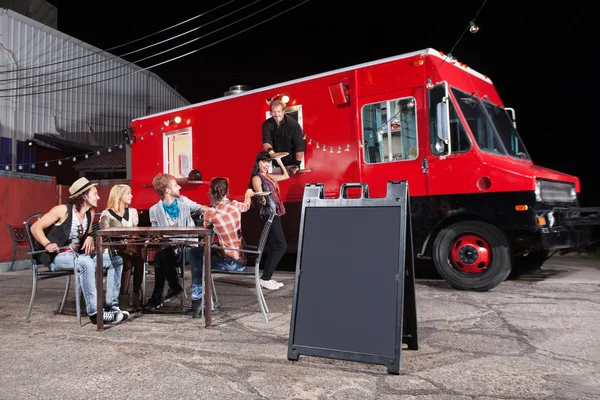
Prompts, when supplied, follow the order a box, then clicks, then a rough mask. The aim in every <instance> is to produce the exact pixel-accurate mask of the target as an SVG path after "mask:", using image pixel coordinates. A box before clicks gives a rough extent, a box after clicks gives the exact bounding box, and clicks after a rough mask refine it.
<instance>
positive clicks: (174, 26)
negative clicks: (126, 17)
mask: <svg viewBox="0 0 600 400" xmlns="http://www.w3.org/2000/svg"><path fill="white" fill-rule="evenodd" d="M234 1H237V0H230V1H228V2H227V3H225V4H221V5H220V6H217V7H214V8H212V9H210V10H208V11H207V12H205V13H202V14H198V15H196V16H194V17H192V18H188V19H186V20H185V21H182V22H179V23H177V24H174V25H171V26H169V27H167V28H164V29H161V30H160V31H158V32H154V33H151V34H149V35H146V36H143V37H141V38H138V39H134V40H131V41H129V42H127V43H123V44H120V45H117V46H114V47H110V48H108V49H105V50H100V51H97V52H94V53H91V54H86V55H82V56H78V57H74V58H70V59H67V60H61V61H55V62H52V63H48V64H38V65H33V66H31V67H25V68H17V69H15V70H11V71H0V73H14V72H21V71H28V70H30V69H36V68H45V67H50V66H52V65H58V64H63V63H66V62H71V61H76V60H81V59H83V58H87V57H92V56H95V55H99V54H102V53H108V52H110V51H113V50H116V49H120V48H121V47H125V46H128V45H130V44H133V43H137V42H140V41H142V40H145V39H148V38H150V37H153V36H156V35H158V34H161V33H163V32H166V31H168V30H171V29H174V28H177V27H178V26H181V25H183V24H186V23H188V22H190V21H193V20H195V19H198V18H200V17H202V16H204V15H206V14H209V13H211V12H213V11H216V10H218V9H219V8H221V7H225V6H226V5H228V4H231V3H233V2H234Z"/></svg>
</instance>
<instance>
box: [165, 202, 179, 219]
mask: <svg viewBox="0 0 600 400" xmlns="http://www.w3.org/2000/svg"><path fill="white" fill-rule="evenodd" d="M162 205H163V208H164V210H165V212H166V213H167V214H168V215H169V217H170V218H171V219H172V220H173V221H175V220H177V218H179V204H177V199H175V200H173V202H172V203H171V205H170V206H168V205H166V204H165V202H164V201H163V203H162Z"/></svg>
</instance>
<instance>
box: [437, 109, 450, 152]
mask: <svg viewBox="0 0 600 400" xmlns="http://www.w3.org/2000/svg"><path fill="white" fill-rule="evenodd" d="M435 108H436V124H435V125H436V127H437V137H438V139H440V140H441V141H443V142H444V143H448V138H449V137H450V124H449V123H448V110H447V108H448V106H447V105H446V103H443V102H441V103H438V104H437V105H436V106H435Z"/></svg>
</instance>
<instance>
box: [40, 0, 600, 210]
mask: <svg viewBox="0 0 600 400" xmlns="http://www.w3.org/2000/svg"><path fill="white" fill-rule="evenodd" d="M302 1H303V0H283V1H279V2H278V1H277V0H262V1H255V0H237V1H234V2H232V3H231V4H229V5H227V6H224V7H222V8H221V9H219V10H217V11H215V12H213V13H209V14H207V15H205V16H203V17H201V18H198V19H196V20H194V21H192V22H190V23H187V24H185V25H182V26H180V27H178V28H176V29H173V30H169V31H167V32H164V33H162V34H160V35H156V36H154V37H152V38H149V39H147V40H144V41H142V42H138V43H135V44H132V45H130V46H127V47H123V48H119V49H117V50H115V51H114V52H113V53H114V54H115V55H121V54H123V53H125V52H127V51H132V50H135V49H138V48H140V47H142V46H147V45H150V44H152V43H156V42H158V41H160V40H164V39H166V38H169V37H171V36H173V35H174V34H177V33H182V32H185V31H187V30H189V29H192V28H193V27H197V26H200V25H203V24H207V23H209V22H211V21H213V20H214V19H215V18H218V17H221V16H223V15H225V14H226V13H228V12H231V11H234V10H236V9H238V8H240V7H242V6H245V5H248V7H247V8H246V9H245V10H244V11H242V12H240V13H236V14H233V15H231V16H229V17H226V18H223V19H221V20H220V21H217V22H214V23H212V24H209V25H206V26H205V27H203V28H201V29H199V30H197V31H195V32H194V33H191V34H189V35H186V36H185V37H183V38H180V39H177V40H173V41H170V42H167V43H165V44H163V45H161V46H156V47H153V48H151V49H149V50H147V51H145V52H140V53H136V54H133V55H131V56H128V57H124V58H126V59H127V60H129V61H136V60H138V59H140V58H143V57H146V56H148V55H151V54H154V53H156V52H158V51H162V50H165V49H167V48H170V47H173V46H174V45H177V44H180V43H183V42H185V41H187V40H191V39H193V38H195V37H199V36H202V35H207V36H206V37H204V38H202V39H199V40H197V41H195V42H193V43H191V44H189V45H186V46H183V47H180V48H178V49H176V50H174V51H172V52H169V53H166V54H163V55H161V56H158V57H155V58H152V59H150V60H148V61H145V62H141V63H139V64H140V65H141V66H143V67H146V66H149V65H152V64H155V63H158V62H161V61H164V60H167V59H170V58H172V57H176V56H178V55H181V54H184V53H187V52H189V51H192V50H195V49H199V48H201V47H204V46H207V45H210V44H211V43H214V42H216V41H218V40H221V39H223V38H225V37H227V36H229V35H231V34H234V33H236V32H239V31H240V30H242V29H245V28H248V27H250V26H252V25H254V24H257V23H259V22H261V21H263V20H264V19H266V18H268V17H270V16H273V15H275V14H277V13H279V12H282V11H284V10H286V9H289V8H290V7H292V6H294V5H298V4H300V3H302ZM50 3H52V4H54V5H56V6H57V7H58V28H59V30H61V31H63V32H65V33H67V34H69V35H72V36H74V37H76V38H78V39H80V40H83V41H84V42H87V43H90V44H92V45H94V46H97V47H99V48H103V49H106V48H111V47H113V46H117V45H120V44H123V43H126V42H127V41H130V40H133V39H137V38H140V37H144V36H146V35H148V34H151V33H154V32H157V31H159V30H161V29H164V28H167V27H169V26H171V25H173V24H175V23H178V22H181V21H184V20H186V19H188V18H191V17H193V16H195V15H199V14H201V13H203V12H206V11H208V10H210V9H212V8H214V7H216V6H218V5H221V4H224V3H226V1H225V0H223V1H214V0H204V1H198V2H195V3H194V4H188V2H186V1H179V0H172V1H169V2H162V3H157V5H156V6H152V5H151V3H150V2H148V1H144V2H142V1H133V0H131V1H118V2H117V1H103V2H101V3H98V4H101V8H97V9H93V10H90V11H89V12H88V11H85V10H83V9H82V7H83V6H82V4H85V3H82V2H73V1H64V0H55V1H50ZM190 3H191V2H190ZM252 3H255V4H252ZM409 3H410V4H409ZM540 3H541V2H539V1H533V0H529V1H527V0H522V1H512V0H510V1H498V0H489V1H487V2H486V3H485V5H484V7H483V9H482V10H481V12H480V14H479V16H478V17H477V19H476V23H477V25H479V26H480V31H479V32H478V33H477V34H470V33H467V34H465V35H464V36H463V37H462V39H461V40H460V42H459V43H458V44H457V46H456V48H455V49H454V51H453V55H454V56H456V57H457V58H458V60H459V61H461V62H464V63H466V64H467V65H469V67H471V68H473V69H475V70H476V71H479V72H481V73H483V74H486V75H488V76H489V77H490V78H491V79H492V81H493V82H494V84H495V85H496V88H497V90H498V92H499V93H500V96H501V97H502V98H503V101H504V103H505V104H506V106H508V107H513V108H515V109H516V115H517V124H518V128H519V132H520V134H521V136H522V138H523V140H524V142H525V145H526V146H527V148H528V150H529V152H530V153H531V156H532V158H533V160H534V162H535V163H536V164H539V165H542V166H545V167H548V168H552V169H556V170H559V171H563V172H567V173H571V174H574V175H577V176H579V177H580V179H581V182H582V193H583V197H582V202H583V205H587V206H592V205H594V206H600V189H597V188H596V182H598V181H599V178H600V172H598V171H599V169H598V168H597V167H596V166H595V164H594V163H593V161H592V160H593V159H594V157H597V153H598V149H597V147H598V146H594V145H593V144H594V142H591V141H589V139H588V138H591V137H592V133H593V131H592V130H596V131H597V128H594V125H593V124H592V116H593V115H595V114H597V113H595V112H594V111H593V110H592V109H591V107H590V105H592V104H593V103H592V101H593V100H592V93H595V90H593V88H594V87H598V84H597V80H596V77H595V74H592V67H593V65H594V63H593V61H594V60H595V59H597V57H598V53H599V50H600V49H599V46H598V40H597V39H593V37H595V36H593V34H594V35H597V33H598V32H597V29H594V28H593V26H594V22H595V21H593V20H592V4H593V2H592V1H591V0H588V1H578V0H571V1H568V2H563V3H560V5H559V6H550V5H547V6H540ZM158 4H161V5H160V6H159V5H158ZM434 4H435V6H434ZM482 4H483V1H482V0H477V1H475V0H464V1H460V2H457V1H453V2H450V1H446V2H426V1H416V2H392V1H386V2H357V3H356V4H352V3H351V2H349V1H347V0H310V1H308V2H306V3H305V4H302V5H300V6H299V7H297V8H295V9H294V10H292V11H290V12H288V13H285V14H283V15H281V16H279V17H276V18H274V19H272V20H270V21H268V22H266V23H263V24H262V25H259V26H258V27H256V28H253V29H251V30H248V31H246V32H244V33H242V34H240V35H238V36H235V37H233V38H231V39H227V40H225V41H223V42H220V43H218V44H215V45H213V46H211V47H208V48H206V49H204V50H200V51H198V52H196V53H194V54H193V55H191V56H188V57H184V58H181V59H179V60H177V61H174V62H170V63H168V64H166V65H163V66H160V67H157V68H154V69H152V71H154V72H155V73H157V74H158V75H159V76H160V77H161V78H163V79H164V80H165V81H166V82H167V83H169V84H170V85H172V86H174V87H176V88H177V89H178V91H179V92H180V93H181V94H182V95H183V96H184V97H186V98H187V99H188V100H189V101H190V102H192V103H196V102H199V101H203V100H208V99H212V98H215V97H221V96H222V95H223V92H224V91H226V90H227V89H228V88H229V86H231V85H236V84H245V85H250V86H251V87H252V88H259V87H262V86H266V85H270V84H275V83H278V82H282V81H286V80H289V79H295V78H299V77H302V76H306V75H311V74H315V73H320V72H326V71H329V70H332V69H336V68H342V67H346V66H350V65H353V64H357V63H361V62H368V61H372V60H376V59H379V58H383V57H389V56H394V55H398V54H402V53H405V52H410V51H415V50H420V49H423V48H426V47H432V48H434V49H436V50H439V51H442V52H445V53H448V52H449V51H450V50H451V49H452V48H453V46H454V45H455V44H456V42H457V40H458V39H459V37H460V36H461V34H462V33H463V31H464V30H465V28H466V27H468V25H469V21H471V20H472V19H473V17H475V14H476V13H477V11H478V10H479V9H480V7H481V5H482ZM269 5H272V7H270V8H268V9H267V10H265V11H262V12H259V13H258V14H257V15H254V16H251V17H249V18H247V19H245V20H244V21H241V22H239V23H237V24H233V25H231V26H229V27H227V28H224V29H222V30H220V31H219V32H215V33H213V34H208V33H209V32H211V31H213V30H215V29H219V28H222V27H223V26H225V25H227V24H230V23H233V22H235V21H237V20H239V19H240V18H243V17H245V16H248V15H250V14H252V13H253V12H256V11H259V10H260V9H262V8H264V7H266V6H269ZM86 7H88V6H86ZM89 7H91V6H89Z"/></svg>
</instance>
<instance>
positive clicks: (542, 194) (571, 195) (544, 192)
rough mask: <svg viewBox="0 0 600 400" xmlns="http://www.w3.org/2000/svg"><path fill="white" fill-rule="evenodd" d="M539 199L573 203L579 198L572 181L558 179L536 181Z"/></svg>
mask: <svg viewBox="0 0 600 400" xmlns="http://www.w3.org/2000/svg"><path fill="white" fill-rule="evenodd" d="M536 195H537V197H538V201H543V202H544V203H572V202H574V201H576V199H577V193H576V192H575V186H574V185H573V184H572V183H565V182H556V181H544V180H537V181H536Z"/></svg>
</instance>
